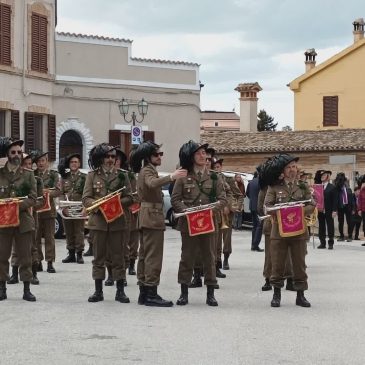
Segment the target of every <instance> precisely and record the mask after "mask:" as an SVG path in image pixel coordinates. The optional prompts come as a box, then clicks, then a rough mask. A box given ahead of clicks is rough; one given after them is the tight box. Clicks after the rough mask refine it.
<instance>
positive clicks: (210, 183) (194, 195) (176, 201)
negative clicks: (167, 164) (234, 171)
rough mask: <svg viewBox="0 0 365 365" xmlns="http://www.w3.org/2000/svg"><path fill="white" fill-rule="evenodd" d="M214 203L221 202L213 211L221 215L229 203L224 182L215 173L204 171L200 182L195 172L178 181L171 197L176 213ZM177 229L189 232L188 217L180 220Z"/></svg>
mask: <svg viewBox="0 0 365 365" xmlns="http://www.w3.org/2000/svg"><path fill="white" fill-rule="evenodd" d="M214 185H216V193H215V196H213V194H214V191H213V190H214ZM202 190H203V192H202ZM212 202H219V204H218V205H217V206H216V207H214V209H213V211H214V212H215V215H216V212H218V214H219V212H220V211H221V210H222V209H223V207H224V206H225V205H227V203H228V202H227V198H226V193H225V189H224V183H223V180H222V179H221V178H220V177H219V176H218V175H217V174H216V173H215V172H208V171H207V170H204V172H203V174H202V176H201V179H200V181H199V179H198V176H197V175H196V174H195V172H189V173H188V175H187V176H186V177H182V178H179V179H177V180H176V182H175V185H174V190H173V191H172V196H171V205H172V208H173V209H174V211H175V212H176V213H181V212H183V211H184V210H185V209H186V208H190V207H196V206H199V205H204V204H209V203H212ZM216 228H217V227H216ZM176 229H177V230H179V231H180V232H182V233H187V232H189V230H188V224H187V220H186V217H180V218H179V219H178V223H177V226H176Z"/></svg>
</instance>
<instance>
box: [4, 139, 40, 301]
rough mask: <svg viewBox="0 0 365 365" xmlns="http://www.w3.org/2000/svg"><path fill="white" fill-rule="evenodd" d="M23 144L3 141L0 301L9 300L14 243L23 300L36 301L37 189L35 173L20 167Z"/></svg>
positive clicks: (21, 142) (9, 140) (20, 141)
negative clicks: (33, 210)
mask: <svg viewBox="0 0 365 365" xmlns="http://www.w3.org/2000/svg"><path fill="white" fill-rule="evenodd" d="M23 143H24V142H23V141H22V140H18V141H12V140H11V139H9V138H7V137H5V138H2V140H1V141H0V157H4V156H6V157H7V162H6V164H5V166H4V167H1V168H0V199H1V200H3V201H4V200H6V199H7V201H6V202H4V204H3V205H2V209H1V214H0V220H1V227H2V228H0V301H1V300H5V299H7V294H6V281H7V280H9V275H8V271H9V258H10V256H11V249H12V245H13V243H14V247H15V251H16V252H17V256H18V264H19V275H20V280H21V281H23V284H24V294H23V299H24V300H27V301H30V302H34V301H36V297H35V296H34V295H33V294H32V293H31V292H30V280H31V279H32V256H31V246H32V232H33V231H34V220H33V217H32V215H31V213H30V208H32V207H33V206H34V205H35V204H36V201H37V190H36V181H35V178H34V174H33V172H31V171H27V170H25V169H23V168H22V167H21V166H20V164H21V159H22V154H23V152H22V146H23ZM16 198H20V199H16ZM12 199H13V200H12Z"/></svg>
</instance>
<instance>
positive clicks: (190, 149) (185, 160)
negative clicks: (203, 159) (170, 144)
mask: <svg viewBox="0 0 365 365" xmlns="http://www.w3.org/2000/svg"><path fill="white" fill-rule="evenodd" d="M207 147H208V144H207V143H205V144H200V143H198V142H195V141H193V140H190V141H189V142H187V143H184V144H183V145H182V146H181V148H180V151H179V159H180V166H181V167H182V168H183V169H187V170H189V169H191V168H192V166H193V164H194V153H195V152H196V151H198V150H200V149H201V148H203V149H204V150H207Z"/></svg>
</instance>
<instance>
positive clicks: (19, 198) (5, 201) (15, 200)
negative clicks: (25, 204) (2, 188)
mask: <svg viewBox="0 0 365 365" xmlns="http://www.w3.org/2000/svg"><path fill="white" fill-rule="evenodd" d="M24 199H28V197H27V196H17V197H13V198H3V199H0V204H8V203H20V202H21V201H22V200H24Z"/></svg>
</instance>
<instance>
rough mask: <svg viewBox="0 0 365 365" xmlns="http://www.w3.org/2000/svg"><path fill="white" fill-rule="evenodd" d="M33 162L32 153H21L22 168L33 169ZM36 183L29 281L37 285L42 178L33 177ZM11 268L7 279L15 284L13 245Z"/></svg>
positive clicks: (16, 257)
mask: <svg viewBox="0 0 365 365" xmlns="http://www.w3.org/2000/svg"><path fill="white" fill-rule="evenodd" d="M32 166H33V162H32V155H30V154H29V155H27V154H25V153H23V159H22V167H23V169H24V170H28V171H33V169H32ZM35 179H36V183H37V203H36V205H35V206H34V207H33V208H32V209H31V213H32V215H33V218H34V227H35V230H34V231H32V274H33V277H32V279H31V281H30V283H31V284H33V285H39V279H38V276H37V269H38V249H37V244H36V232H37V228H38V216H37V213H36V210H37V208H40V207H42V206H43V204H44V200H43V182H42V179H40V178H39V177H35ZM11 268H12V275H11V277H10V279H9V280H8V284H17V283H19V275H18V273H19V263H18V254H17V253H16V251H15V247H14V245H13V250H12V253H11Z"/></svg>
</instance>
